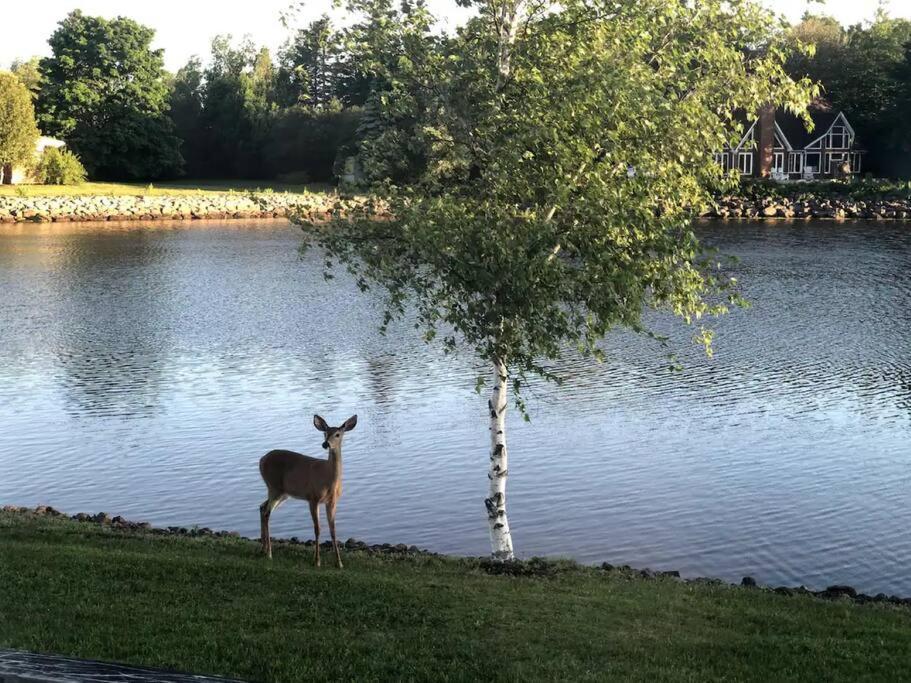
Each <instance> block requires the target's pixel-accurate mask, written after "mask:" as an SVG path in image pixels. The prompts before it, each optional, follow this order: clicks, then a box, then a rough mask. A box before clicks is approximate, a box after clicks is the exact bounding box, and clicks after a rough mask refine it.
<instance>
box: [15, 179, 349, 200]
mask: <svg viewBox="0 0 911 683" xmlns="http://www.w3.org/2000/svg"><path fill="white" fill-rule="evenodd" d="M331 189H332V188H331V187H330V186H329V185H322V184H312V185H289V184H287V183H278V182H271V181H267V180H171V181H162V182H159V183H152V184H149V183H83V184H81V185H0V197H4V196H9V197H18V196H25V197H72V196H79V195H105V196H111V195H187V194H190V195H193V194H207V193H213V192H230V191H234V192H250V191H262V190H271V191H273V192H294V193H302V192H328V191H329V190H331Z"/></svg>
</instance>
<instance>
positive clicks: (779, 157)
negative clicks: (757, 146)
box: [772, 152, 784, 173]
mask: <svg viewBox="0 0 911 683" xmlns="http://www.w3.org/2000/svg"><path fill="white" fill-rule="evenodd" d="M772 173H784V152H775V154H774V155H773V156H772Z"/></svg>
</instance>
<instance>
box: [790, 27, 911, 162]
mask: <svg viewBox="0 0 911 683" xmlns="http://www.w3.org/2000/svg"><path fill="white" fill-rule="evenodd" d="M792 34H793V35H794V36H795V37H796V38H798V39H799V40H800V41H801V42H804V43H808V44H814V45H815V46H816V53H815V55H813V56H802V57H797V58H792V59H791V60H789V63H788V69H789V72H790V73H791V75H792V76H794V77H802V76H809V77H810V78H812V79H813V80H815V81H818V82H819V83H821V84H822V86H823V94H824V96H825V98H826V99H827V100H828V101H829V102H830V103H831V104H832V106H833V107H834V108H835V109H837V110H842V111H844V112H845V114H846V115H847V116H848V119H849V120H850V121H851V123H852V125H853V126H854V127H855V129H856V130H857V132H858V135H859V136H860V141H861V144H862V145H864V146H865V147H866V148H867V149H868V150H869V152H870V155H869V158H868V159H867V162H866V163H867V167H868V168H870V169H872V170H874V171H876V172H878V173H882V174H888V175H896V174H901V173H907V172H908V167H907V161H906V159H905V156H904V153H903V152H902V150H901V148H900V147H897V146H896V136H895V131H896V126H898V128H899V129H905V128H907V124H906V122H905V121H903V120H901V119H895V118H894V117H893V116H892V112H894V111H895V108H896V102H897V101H898V99H899V97H900V93H901V90H902V83H901V80H900V79H901V75H900V74H901V71H900V65H901V64H902V62H903V60H904V57H905V46H906V45H907V44H908V43H909V41H911V21H907V20H904V19H894V18H891V17H889V16H888V15H887V14H886V13H885V12H884V11H883V10H880V11H878V12H877V14H876V16H875V18H874V19H873V21H872V22H871V23H869V24H866V25H864V24H857V25H855V26H851V27H849V28H847V29H845V28H843V27H842V26H841V25H840V24H838V22H837V21H836V20H835V19H832V18H830V17H819V16H813V15H807V16H805V17H804V18H803V21H802V22H801V23H800V24H798V25H797V26H795V27H794V29H793V31H792Z"/></svg>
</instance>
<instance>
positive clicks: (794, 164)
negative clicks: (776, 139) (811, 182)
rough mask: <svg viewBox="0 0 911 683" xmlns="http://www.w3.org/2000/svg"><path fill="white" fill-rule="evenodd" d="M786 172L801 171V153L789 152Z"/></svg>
mask: <svg viewBox="0 0 911 683" xmlns="http://www.w3.org/2000/svg"><path fill="white" fill-rule="evenodd" d="M788 173H803V154H800V153H799V152H791V155H790V158H789V159H788Z"/></svg>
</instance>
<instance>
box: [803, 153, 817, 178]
mask: <svg viewBox="0 0 911 683" xmlns="http://www.w3.org/2000/svg"><path fill="white" fill-rule="evenodd" d="M819 162H820V156H819V152H807V159H806V162H805V164H806V167H807V170H809V171H811V172H813V173H819V169H820V163H819Z"/></svg>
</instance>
